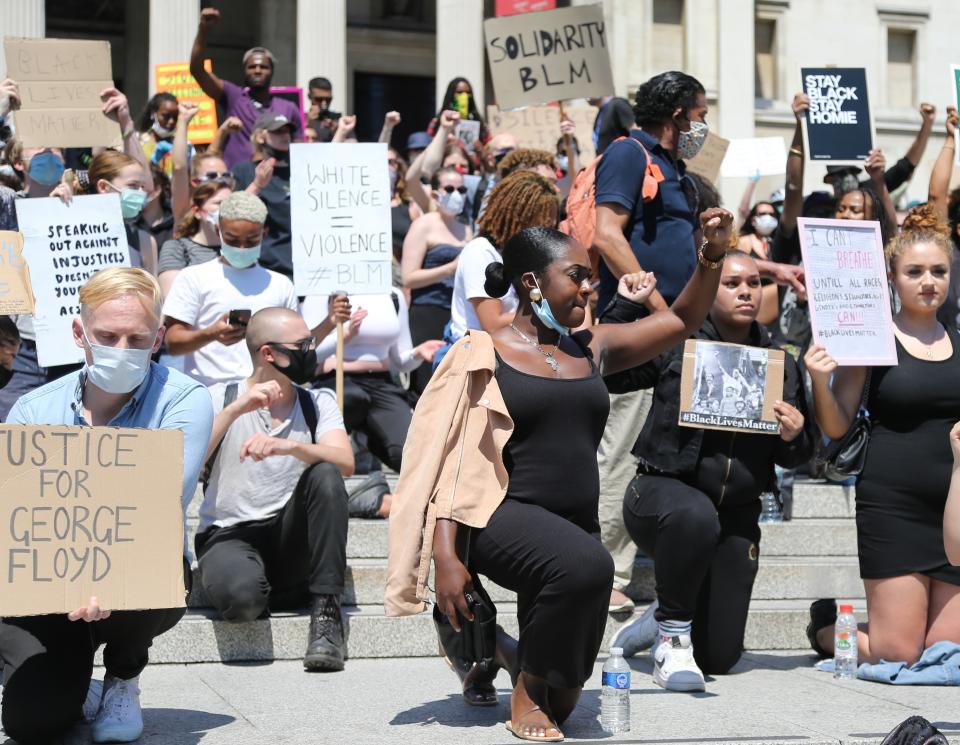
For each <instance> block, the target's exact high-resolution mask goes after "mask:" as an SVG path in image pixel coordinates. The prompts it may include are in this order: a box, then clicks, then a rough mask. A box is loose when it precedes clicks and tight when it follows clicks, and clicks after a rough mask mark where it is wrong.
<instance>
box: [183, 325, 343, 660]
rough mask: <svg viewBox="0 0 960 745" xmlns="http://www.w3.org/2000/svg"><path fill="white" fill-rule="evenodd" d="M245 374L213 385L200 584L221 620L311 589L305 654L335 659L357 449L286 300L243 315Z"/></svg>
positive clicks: (289, 603) (294, 599) (258, 611)
mask: <svg viewBox="0 0 960 745" xmlns="http://www.w3.org/2000/svg"><path fill="white" fill-rule="evenodd" d="M246 342H247V347H248V349H249V350H250V356H251V357H252V358H253V374H252V375H251V376H250V377H249V378H247V379H246V380H242V381H240V382H237V383H226V384H225V383H218V384H217V385H214V386H212V387H211V389H210V395H211V397H212V399H213V406H214V410H215V411H216V412H217V415H216V418H215V419H214V424H213V434H212V435H211V437H210V446H209V449H208V451H207V458H208V460H207V474H208V480H207V482H206V484H205V488H204V499H203V505H202V506H201V508H200V530H199V532H198V534H197V538H196V549H197V558H198V561H199V563H200V571H201V576H202V580H201V581H202V585H203V589H204V590H205V591H206V594H207V596H208V597H209V598H210V601H211V603H212V604H213V606H214V607H215V608H216V609H217V610H218V611H219V612H220V614H221V615H222V616H223V618H224V619H225V620H227V621H253V620H254V619H257V618H260V617H262V616H264V615H265V614H266V613H267V612H268V609H270V608H273V609H279V608H297V607H300V606H302V605H303V604H304V602H305V601H307V600H308V599H309V600H310V603H311V610H310V635H309V638H308V641H307V651H306V655H305V656H304V658H303V666H304V668H306V669H307V670H342V669H343V662H344V660H345V659H346V641H345V638H344V629H343V619H342V618H341V615H340V595H341V594H342V593H343V580H344V573H345V571H346V565H347V559H346V553H347V519H348V518H347V490H346V487H345V485H344V483H343V477H344V476H350V475H351V474H352V473H353V450H352V449H351V447H350V440H349V439H348V437H347V433H346V431H345V430H344V428H343V419H342V417H341V416H340V411H339V410H338V408H337V402H336V399H335V397H334V395H333V393H331V392H330V391H328V390H316V391H309V390H307V389H305V388H301V387H300V384H302V383H305V382H306V381H308V380H310V379H311V378H312V377H313V373H314V369H315V367H316V361H317V357H316V349H315V342H314V340H313V338H312V336H311V334H310V330H309V329H308V328H307V325H306V324H305V323H304V321H303V319H302V318H301V317H300V316H299V315H298V314H297V313H295V312H294V311H292V310H289V309H287V308H265V309H264V310H261V311H259V312H257V313H255V314H254V316H253V317H252V318H251V319H250V323H249V325H248V326H247V333H246Z"/></svg>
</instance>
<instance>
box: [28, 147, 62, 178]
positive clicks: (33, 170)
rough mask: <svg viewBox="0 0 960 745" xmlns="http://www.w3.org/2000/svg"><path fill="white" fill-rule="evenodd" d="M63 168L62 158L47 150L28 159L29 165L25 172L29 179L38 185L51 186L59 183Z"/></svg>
mask: <svg viewBox="0 0 960 745" xmlns="http://www.w3.org/2000/svg"><path fill="white" fill-rule="evenodd" d="M63 168H64V166H63V158H61V157H60V156H59V155H57V154H56V153H54V152H51V151H49V150H47V151H46V152H43V153H37V154H36V155H34V156H33V157H32V158H30V165H29V166H28V168H27V172H28V173H29V174H30V178H32V179H33V180H34V181H36V182H37V183H38V184H43V185H44V186H53V185H54V184H56V183H59V181H60V179H61V178H62V176H63Z"/></svg>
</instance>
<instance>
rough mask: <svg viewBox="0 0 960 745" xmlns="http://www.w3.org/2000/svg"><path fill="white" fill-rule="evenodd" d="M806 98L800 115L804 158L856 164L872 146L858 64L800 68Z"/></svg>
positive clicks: (863, 74)
mask: <svg viewBox="0 0 960 745" xmlns="http://www.w3.org/2000/svg"><path fill="white" fill-rule="evenodd" d="M800 72H801V74H802V76H803V91H804V93H806V94H807V96H809V97H810V109H809V111H807V115H806V117H804V120H803V122H804V127H803V131H804V135H805V137H806V146H807V148H806V151H807V157H808V158H809V159H810V160H816V161H820V162H822V163H840V164H843V163H853V164H859V163H860V162H861V161H864V160H866V158H867V155H869V153H870V150H871V149H872V148H873V120H872V119H871V116H870V100H869V98H868V97H867V71H866V70H865V69H864V68H862V67H846V68H841V67H804V68H802V69H801V71H800Z"/></svg>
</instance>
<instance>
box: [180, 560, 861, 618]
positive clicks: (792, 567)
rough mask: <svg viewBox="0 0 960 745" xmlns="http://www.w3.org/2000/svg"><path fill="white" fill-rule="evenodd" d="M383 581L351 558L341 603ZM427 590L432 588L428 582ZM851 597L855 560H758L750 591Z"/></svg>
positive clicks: (643, 569)
mask: <svg viewBox="0 0 960 745" xmlns="http://www.w3.org/2000/svg"><path fill="white" fill-rule="evenodd" d="M386 580H387V563H386V561H385V560H383V559H352V560H351V561H350V562H349V563H348V566H347V575H346V587H345V589H344V594H343V602H344V603H345V604H347V605H379V604H380V603H382V602H383V591H384V587H385V585H386ZM430 585H431V586H432V585H433V580H432V577H431V580H430ZM484 586H485V587H486V589H487V592H489V593H490V597H491V598H492V599H493V600H494V601H503V602H510V603H512V602H516V595H515V594H514V593H513V592H511V591H510V590H507V589H504V588H502V587H500V586H498V585H496V584H494V583H492V582H489V581H488V582H485V583H484ZM193 587H194V590H193V592H192V593H191V596H190V607H191V608H206V607H208V606H209V605H210V603H209V600H208V599H207V597H206V595H205V593H204V592H203V587H202V586H201V584H200V582H199V572H198V571H197V570H194V585H193ZM631 594H632V595H634V596H635V597H639V598H644V599H652V598H653V597H654V575H653V564H652V563H651V562H650V561H649V560H648V559H638V560H637V566H636V568H635V570H634V581H633V584H632V585H631ZM820 597H837V598H855V599H860V598H862V597H863V583H862V582H861V580H860V573H859V567H858V564H857V559H856V557H853V556H837V557H778V556H772V557H771V556H763V557H761V559H760V568H759V571H758V572H757V579H756V582H755V583H754V586H753V598H754V599H755V600H792V599H797V598H820Z"/></svg>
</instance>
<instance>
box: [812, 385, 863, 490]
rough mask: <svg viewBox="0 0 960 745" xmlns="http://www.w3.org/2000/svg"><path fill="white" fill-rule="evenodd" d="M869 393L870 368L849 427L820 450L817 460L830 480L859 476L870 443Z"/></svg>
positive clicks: (843, 479) (842, 479) (844, 479)
mask: <svg viewBox="0 0 960 745" xmlns="http://www.w3.org/2000/svg"><path fill="white" fill-rule="evenodd" d="M869 395H870V370H869V369H868V370H867V379H866V381H865V382H864V384H863V396H862V398H861V399H860V408H859V409H858V410H857V416H856V418H855V419H854V420H853V424H851V425H850V429H848V430H847V433H846V434H845V435H844V436H843V437H841V438H840V439H839V440H833V441H832V442H831V443H830V444H829V445H827V446H826V447H825V448H824V449H823V450H822V451H821V452H820V456H819V457H818V458H817V460H818V461H819V463H820V466H821V469H822V471H823V475H824V476H825V477H826V478H828V479H830V481H846V480H847V479H849V478H851V477H854V476H859V475H860V473H861V472H862V471H863V464H864V463H865V462H866V460H867V445H869V443H870V431H871V429H872V428H873V425H871V424H870V417H869V416H868V415H867V409H866V407H867V398H868V396H869Z"/></svg>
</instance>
